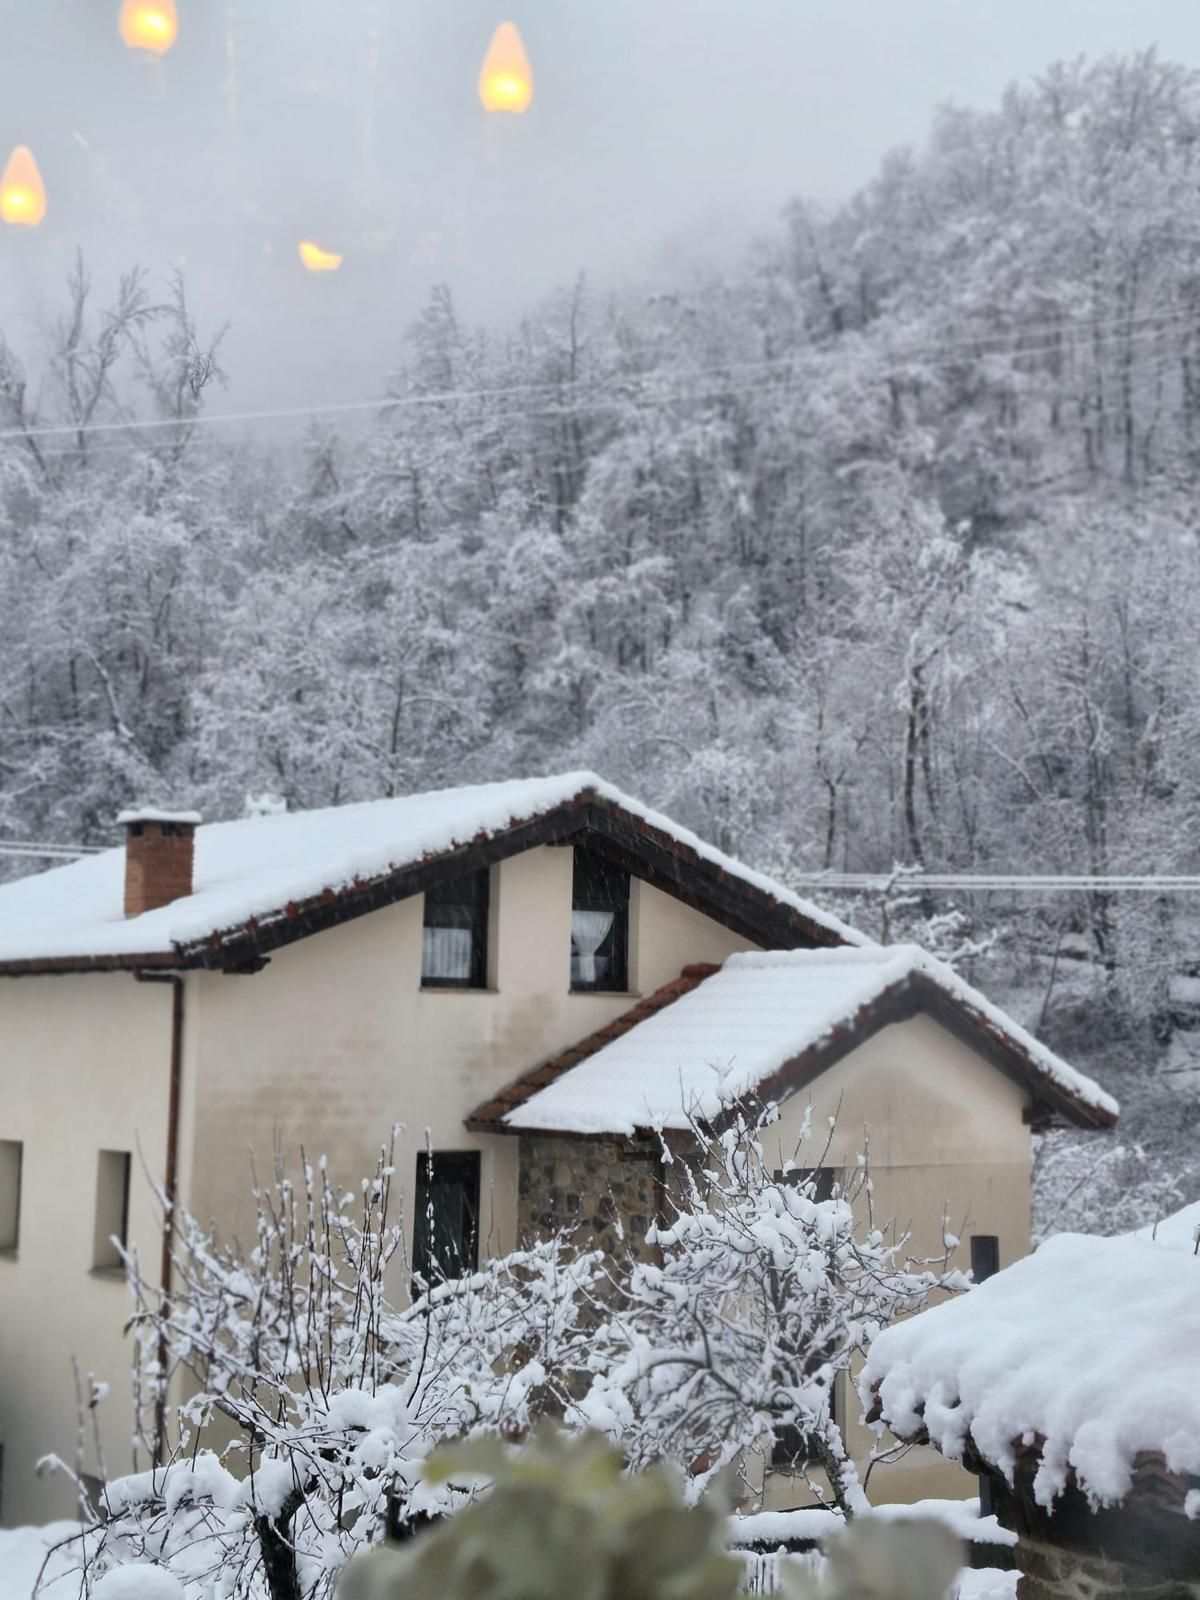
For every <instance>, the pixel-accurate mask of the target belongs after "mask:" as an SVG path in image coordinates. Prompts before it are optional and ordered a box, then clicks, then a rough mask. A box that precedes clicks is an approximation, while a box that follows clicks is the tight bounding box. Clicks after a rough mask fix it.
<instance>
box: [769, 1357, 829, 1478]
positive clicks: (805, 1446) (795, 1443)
mask: <svg viewBox="0 0 1200 1600" xmlns="http://www.w3.org/2000/svg"><path fill="white" fill-rule="evenodd" d="M828 1404H829V1420H830V1422H832V1423H833V1425H834V1427H835V1428H840V1427H841V1420H840V1419H841V1407H840V1406H839V1404H838V1379H837V1376H836V1374H835V1376H834V1380H833V1382H832V1384H830V1386H829V1396H828ZM820 1459H821V1458H820V1452H819V1451H818V1449H817V1441H816V1436H815V1435H814V1434H812V1433H810V1432H809V1431H808V1430H807V1429H805V1428H798V1427H797V1426H796V1425H795V1423H793V1422H787V1423H783V1424H782V1425H781V1426H779V1427H777V1428H776V1429H775V1440H774V1444H773V1445H772V1448H771V1465H772V1466H773V1467H781V1468H783V1469H784V1471H787V1472H799V1471H800V1470H801V1469H802V1468H804V1467H806V1466H809V1465H811V1464H812V1463H814V1462H815V1463H818V1464H819V1462H820Z"/></svg>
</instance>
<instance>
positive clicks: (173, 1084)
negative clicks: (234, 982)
mask: <svg viewBox="0 0 1200 1600" xmlns="http://www.w3.org/2000/svg"><path fill="white" fill-rule="evenodd" d="M134 977H135V978H136V979H137V981H138V982H139V983H169V984H170V985H171V989H172V994H171V1079H170V1088H169V1091H168V1096H167V1159H166V1169H165V1172H164V1174H163V1196H164V1199H165V1201H166V1206H165V1211H164V1215H163V1236H162V1263H161V1266H160V1270H159V1283H160V1284H161V1288H162V1300H161V1304H160V1316H161V1319H162V1320H161V1321H160V1323H159V1327H160V1330H161V1331H160V1333H159V1338H158V1368H159V1377H160V1382H159V1393H158V1399H157V1401H156V1403H155V1408H154V1465H155V1466H156V1467H161V1466H162V1464H163V1459H164V1455H165V1448H166V1429H167V1386H166V1378H165V1375H166V1370H167V1335H166V1325H165V1324H166V1318H167V1316H168V1315H169V1314H170V1310H171V1278H172V1270H171V1269H172V1252H173V1249H174V1244H175V1205H176V1201H177V1199H178V1189H179V1102H180V1096H181V1090H182V1085H183V978H182V976H181V975H180V974H179V973H177V972H170V973H160V972H142V971H137V972H135V973H134Z"/></svg>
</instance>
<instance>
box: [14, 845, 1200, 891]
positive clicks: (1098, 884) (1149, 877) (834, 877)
mask: <svg viewBox="0 0 1200 1600" xmlns="http://www.w3.org/2000/svg"><path fill="white" fill-rule="evenodd" d="M111 848H113V847H112V846H110V845H96V844H41V843H37V842H35V841H33V840H28V839H0V856H13V857H27V858H28V857H33V858H39V857H40V858H41V859H43V860H66V861H75V860H78V859H79V858H80V857H83V856H90V855H100V854H102V853H103V852H104V851H105V850H108V849H111ZM789 882H790V883H792V884H794V885H795V886H796V887H797V888H804V889H841V890H852V891H860V892H861V891H873V892H887V891H888V890H893V889H894V890H905V889H910V890H924V889H936V890H947V889H956V890H959V891H968V892H974V893H979V892H983V893H994V892H997V891H1004V890H1014V891H1019V892H1022V893H1028V894H1081V893H1094V894H1195V893H1198V892H1200V876H1197V875H1194V874H1189V873H1162V874H1155V873H1147V874H1138V873H1107V874H1103V873H1068V872H1058V873H1015V872H920V873H895V872H813V873H800V874H795V873H791V874H789Z"/></svg>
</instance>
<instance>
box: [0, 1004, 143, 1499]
mask: <svg viewBox="0 0 1200 1600" xmlns="http://www.w3.org/2000/svg"><path fill="white" fill-rule="evenodd" d="M170 1036H171V989H170V986H169V985H166V984H161V985H160V984H139V983H137V982H135V980H134V978H133V977H132V975H130V974H128V973H113V974H106V975H103V976H101V975H95V976H88V977H59V978H19V979H0V1081H2V1083H3V1094H2V1097H0V1138H3V1139H19V1140H21V1141H22V1142H23V1145H24V1151H23V1161H22V1173H21V1221H20V1237H19V1240H18V1245H17V1251H16V1254H15V1255H4V1256H0V1442H2V1443H3V1447H4V1478H3V1507H2V1510H3V1520H4V1522H5V1523H8V1524H14V1523H21V1522H29V1521H42V1520H44V1519H47V1518H49V1517H56V1516H71V1515H72V1514H73V1511H74V1496H73V1493H72V1491H71V1489H70V1487H69V1485H68V1484H67V1482H66V1480H65V1479H63V1478H60V1477H52V1478H45V1479H42V1480H38V1479H37V1478H36V1477H35V1474H34V1468H35V1465H36V1462H37V1459H38V1457H39V1456H41V1455H44V1454H47V1453H49V1452H51V1451H53V1452H56V1453H57V1454H59V1455H60V1456H62V1457H64V1458H65V1459H66V1460H67V1461H68V1462H71V1463H72V1464H74V1453H75V1437H76V1417H77V1412H76V1402H75V1390H74V1380H73V1377H72V1368H71V1359H72V1357H75V1358H76V1359H77V1361H78V1363H79V1368H80V1371H81V1373H82V1374H83V1375H84V1379H85V1382H86V1376H87V1374H88V1373H92V1374H94V1375H95V1376H96V1378H97V1379H101V1380H103V1381H105V1382H107V1383H109V1384H110V1385H111V1397H110V1398H109V1399H108V1400H106V1401H105V1402H104V1404H103V1405H102V1406H101V1407H100V1409H99V1412H98V1414H97V1415H98V1417H99V1421H100V1425H101V1431H102V1438H103V1443H104V1450H105V1454H106V1457H107V1460H108V1464H109V1468H110V1470H111V1471H113V1472H124V1471H128V1470H129V1466H130V1449H129V1433H130V1404H129V1393H130V1386H129V1346H128V1345H127V1343H126V1342H125V1340H124V1339H123V1337H122V1327H123V1324H124V1322H125V1320H126V1318H127V1317H128V1315H129V1311H130V1309H131V1301H130V1298H129V1294H128V1291H127V1289H126V1287H125V1284H124V1282H123V1279H122V1277H121V1275H120V1274H111V1273H109V1274H103V1275H102V1274H98V1273H95V1272H93V1271H92V1270H91V1267H92V1260H93V1249H94V1233H93V1223H94V1216H95V1206H96V1171H97V1165H98V1157H99V1152H100V1151H101V1150H105V1149H108V1150H128V1151H130V1152H132V1154H133V1171H132V1175H131V1184H130V1237H131V1238H137V1239H140V1240H142V1241H143V1243H144V1246H145V1249H144V1256H145V1259H146V1260H147V1263H148V1266H149V1267H150V1269H151V1270H152V1271H153V1273H154V1275H155V1278H156V1279H157V1273H158V1265H159V1250H160V1246H159V1234H158V1226H157V1216H156V1211H155V1205H154V1199H153V1194H152V1191H151V1187H150V1184H149V1182H148V1181H147V1179H146V1177H145V1175H144V1171H143V1169H142V1166H141V1164H140V1162H141V1159H144V1161H145V1165H146V1167H147V1168H148V1169H149V1170H150V1171H151V1172H153V1173H154V1175H155V1177H156V1178H159V1179H161V1176H162V1171H163V1163H164V1159H165V1153H166V1123H167V1095H168V1089H169V1066H170ZM139 1151H140V1153H141V1156H140V1157H139ZM90 1421H91V1419H90V1418H89V1432H88V1437H87V1439H86V1444H85V1453H84V1461H83V1466H84V1470H85V1471H88V1472H91V1473H93V1474H94V1473H95V1472H96V1470H97V1461H96V1457H95V1446H94V1442H93V1440H92V1438H91V1433H90ZM146 1464H147V1463H146V1462H144V1461H143V1463H142V1465H143V1466H145V1465H146Z"/></svg>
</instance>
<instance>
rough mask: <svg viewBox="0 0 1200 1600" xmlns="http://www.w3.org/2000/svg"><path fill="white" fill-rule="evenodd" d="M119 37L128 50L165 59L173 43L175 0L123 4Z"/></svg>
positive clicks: (134, 0) (126, 0)
mask: <svg viewBox="0 0 1200 1600" xmlns="http://www.w3.org/2000/svg"><path fill="white" fill-rule="evenodd" d="M120 27H121V37H122V39H124V41H125V43H126V44H127V45H128V46H129V48H130V49H131V50H153V51H154V53H155V55H159V56H161V55H165V54H166V53H167V51H168V50H169V49H170V48H171V46H172V45H173V44H174V43H175V36H176V34H177V33H178V32H179V18H178V16H177V15H176V13H175V0H124V4H123V5H122V7H121V21H120Z"/></svg>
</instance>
